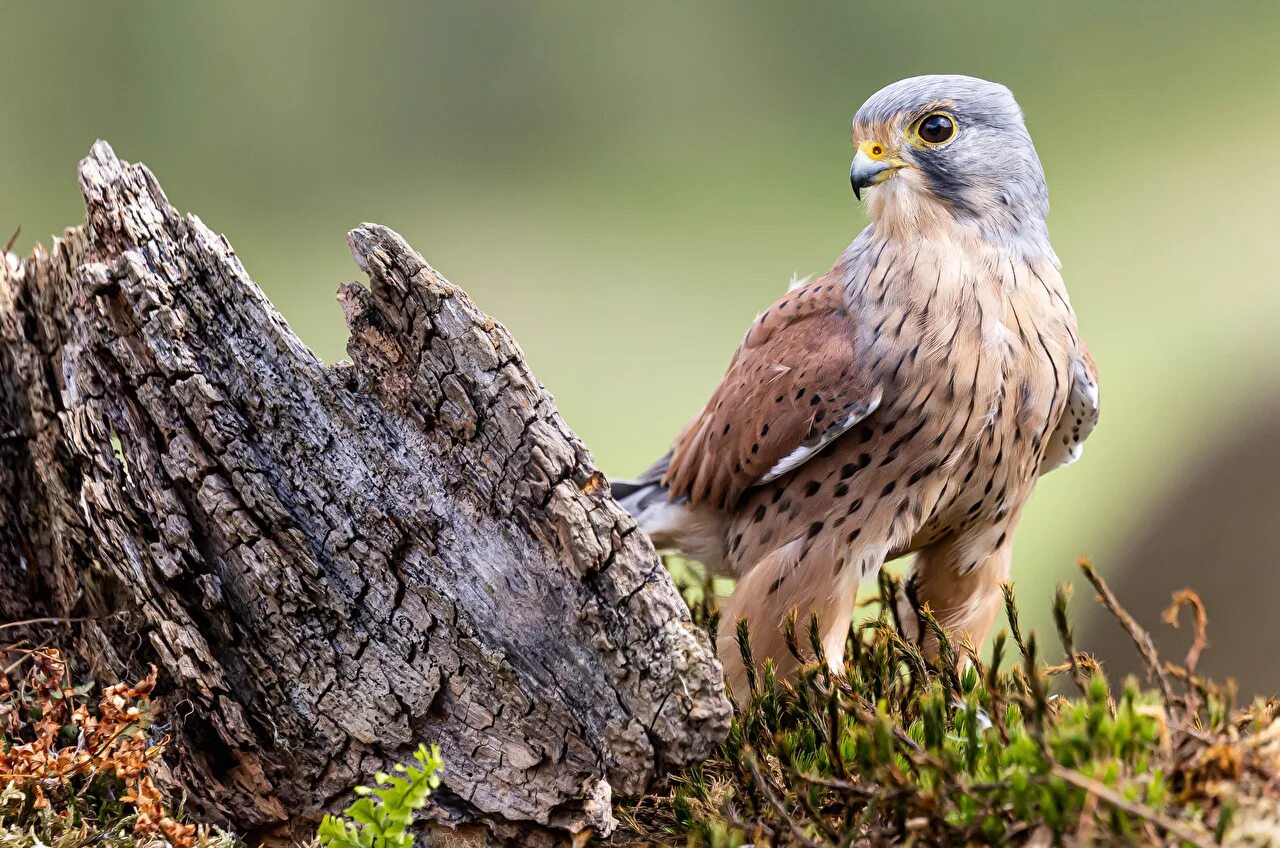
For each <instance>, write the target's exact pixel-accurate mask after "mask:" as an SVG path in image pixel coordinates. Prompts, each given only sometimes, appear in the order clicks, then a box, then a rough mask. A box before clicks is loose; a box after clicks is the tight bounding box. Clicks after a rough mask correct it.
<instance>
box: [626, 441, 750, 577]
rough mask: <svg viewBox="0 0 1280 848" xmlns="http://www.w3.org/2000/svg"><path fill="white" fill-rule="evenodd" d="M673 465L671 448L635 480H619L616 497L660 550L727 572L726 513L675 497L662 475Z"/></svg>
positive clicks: (713, 569)
mask: <svg viewBox="0 0 1280 848" xmlns="http://www.w3.org/2000/svg"><path fill="white" fill-rule="evenodd" d="M670 465H671V451H667V453H666V454H665V455H664V456H663V457H662V458H661V459H659V460H658V461H657V462H655V463H654V464H653V465H651V466H649V468H648V469H646V470H645V472H644V473H643V474H641V475H640V476H639V477H637V478H636V479H635V480H615V481H613V482H612V483H611V484H610V488H611V490H612V492H613V497H614V498H615V499H616V500H617V501H618V503H619V504H621V505H622V508H623V509H625V510H626V511H627V512H629V513H631V517H632V518H634V519H635V520H636V524H638V525H640V529H641V530H643V531H644V532H645V533H646V534H648V536H649V539H650V540H651V541H652V542H653V546H654V547H655V548H657V549H658V550H660V551H672V552H675V553H678V554H680V555H682V556H685V557H688V558H689V559H692V560H697V561H698V562H701V563H703V564H704V565H706V566H707V567H708V568H710V569H711V570H712V571H713V572H716V573H719V572H723V571H724V569H725V566H724V516H723V514H721V513H720V512H718V511H715V510H712V509H710V508H709V507H705V506H702V507H698V508H697V509H691V508H690V507H689V505H688V503H687V499H686V498H683V497H681V498H676V499H675V500H671V498H670V490H669V489H668V488H667V487H666V486H664V485H662V478H663V477H664V476H665V475H666V473H667V468H668V467H670Z"/></svg>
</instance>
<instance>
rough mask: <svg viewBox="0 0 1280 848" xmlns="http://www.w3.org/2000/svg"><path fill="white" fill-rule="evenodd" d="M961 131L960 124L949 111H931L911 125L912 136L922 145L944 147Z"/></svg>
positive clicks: (913, 141)
mask: <svg viewBox="0 0 1280 848" xmlns="http://www.w3.org/2000/svg"><path fill="white" fill-rule="evenodd" d="M959 132H960V125H959V124H958V123H957V122H956V119H955V118H954V117H953V116H952V115H950V114H949V113H947V112H930V113H929V114H927V115H924V116H923V117H921V118H920V119H919V120H917V121H916V122H915V123H913V124H912V125H911V132H910V137H911V141H912V143H913V144H916V145H917V146H920V147H942V146H943V145H944V144H949V143H950V142H951V141H952V140H953V139H955V137H956V135H957V134H958V133H959Z"/></svg>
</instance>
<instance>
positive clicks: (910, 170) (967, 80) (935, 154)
mask: <svg viewBox="0 0 1280 848" xmlns="http://www.w3.org/2000/svg"><path fill="white" fill-rule="evenodd" d="M853 145H854V148H855V151H856V152H855V154H854V157H853V166H852V167H851V168H850V170H849V179H850V181H851V182H852V183H853V190H854V193H855V194H857V195H858V197H859V199H861V197H862V193H863V192H864V191H867V192H868V196H867V205H868V209H869V212H870V214H871V217H872V219H873V220H875V221H876V222H877V224H884V225H886V226H889V227H902V228H905V229H908V230H909V231H914V232H921V231H923V230H926V229H927V228H929V227H930V226H948V225H956V224H958V225H961V226H965V227H969V228H973V229H975V230H977V231H978V232H979V233H980V234H981V235H982V236H983V237H985V238H987V239H988V240H990V241H994V242H997V243H1001V244H1005V245H1008V246H1010V247H1019V248H1022V249H1029V248H1032V247H1035V248H1037V249H1043V250H1051V249H1050V248H1048V236H1047V228H1046V224H1045V219H1046V217H1047V216H1048V211H1049V194H1048V189H1047V188H1046V186H1045V179H1044V171H1043V169H1042V168H1041V166H1040V158H1039V157H1038V156H1037V155H1036V150H1035V147H1034V145H1032V143H1031V136H1030V135H1029V134H1028V133H1027V127H1026V124H1024V123H1023V120H1022V110H1021V109H1020V108H1019V106H1018V103H1017V101H1016V100H1014V99H1013V94H1012V93H1011V92H1010V91H1009V89H1007V88H1005V87H1004V86H1003V85H999V84H998V83H993V82H987V81H986V80H981V79H976V78H974V77H966V76H954V75H939V76H922V77H911V78H910V79H904V80H901V81H899V82H895V83H893V84H892V85H889V86H886V87H885V88H882V89H881V90H880V91H877V92H876V93H875V94H873V95H872V96H871V97H870V99H868V100H867V102H866V103H864V104H862V108H860V109H859V110H858V113H857V115H855V116H854V119H853Z"/></svg>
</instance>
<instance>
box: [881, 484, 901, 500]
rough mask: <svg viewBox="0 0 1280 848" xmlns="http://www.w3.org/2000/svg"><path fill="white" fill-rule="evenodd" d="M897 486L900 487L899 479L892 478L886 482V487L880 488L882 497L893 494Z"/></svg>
mask: <svg viewBox="0 0 1280 848" xmlns="http://www.w3.org/2000/svg"><path fill="white" fill-rule="evenodd" d="M896 488H898V481H896V480H890V481H889V482H888V483H885V484H884V488H883V489H881V490H880V497H882V498H884V497H888V496H889V495H891V494H893V490H894V489H896Z"/></svg>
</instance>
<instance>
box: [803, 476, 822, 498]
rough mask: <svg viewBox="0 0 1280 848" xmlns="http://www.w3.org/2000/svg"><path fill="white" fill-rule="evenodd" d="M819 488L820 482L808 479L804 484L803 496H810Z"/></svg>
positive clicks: (816, 492) (820, 486)
mask: <svg viewBox="0 0 1280 848" xmlns="http://www.w3.org/2000/svg"><path fill="white" fill-rule="evenodd" d="M821 488H822V484H821V483H819V482H818V481H817V480H810V481H809V482H808V483H805V484H804V496H805V497H806V498H811V497H813V496H814V495H816V494H818V490H819V489H821Z"/></svg>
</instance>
